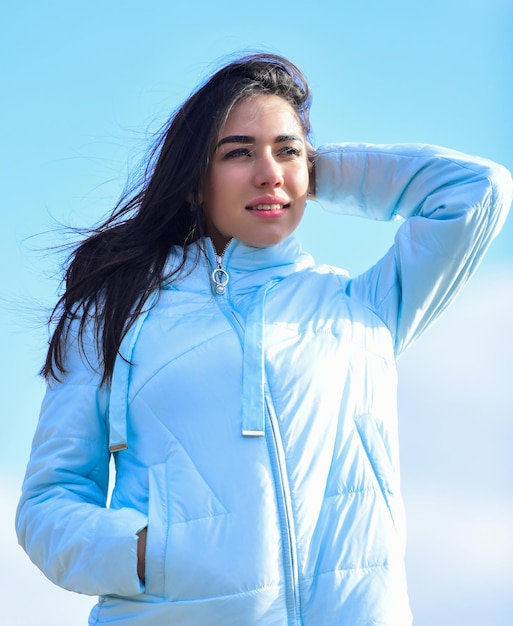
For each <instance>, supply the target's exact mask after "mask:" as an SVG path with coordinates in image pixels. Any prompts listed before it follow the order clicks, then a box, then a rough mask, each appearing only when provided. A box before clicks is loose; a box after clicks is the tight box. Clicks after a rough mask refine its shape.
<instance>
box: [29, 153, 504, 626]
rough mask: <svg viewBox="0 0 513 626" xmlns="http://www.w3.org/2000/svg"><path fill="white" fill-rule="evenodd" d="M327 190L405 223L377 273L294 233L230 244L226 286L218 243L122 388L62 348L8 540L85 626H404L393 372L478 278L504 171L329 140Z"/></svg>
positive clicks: (128, 341) (146, 329)
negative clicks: (86, 609) (328, 255)
mask: <svg viewBox="0 0 513 626" xmlns="http://www.w3.org/2000/svg"><path fill="white" fill-rule="evenodd" d="M316 176H317V196H318V199H319V201H320V202H321V204H322V205H323V206H325V207H326V208H328V209H335V210H337V211H340V212H341V213H345V214H351V215H362V216H365V217H370V218H373V219H380V220H388V219H393V218H394V217H395V216H402V217H404V218H407V219H406V221H405V222H404V223H403V224H402V225H401V227H400V228H399V230H398V232H397V235H396V239H395V245H394V247H393V248H392V249H391V250H390V251H389V252H388V253H387V254H386V256H385V257H384V258H383V259H382V260H381V261H379V262H378V263H377V264H376V265H375V266H374V267H373V268H371V269H370V270H369V271H368V272H366V273H365V274H363V275H361V276H358V277H357V278H354V279H350V278H348V277H347V276H346V275H345V274H344V273H343V272H341V271H340V270H335V269H333V268H331V267H327V266H316V265H315V264H314V262H313V260H312V258H311V257H310V256H309V255H307V254H305V253H303V252H302V250H301V248H300V245H299V243H298V241H297V240H296V239H295V238H294V237H290V238H289V239H287V240H286V241H284V242H282V243H281V244H279V245H277V246H274V247H271V248H266V249H256V248H250V247H248V246H246V245H244V244H242V243H240V242H238V241H236V240H232V242H231V243H230V244H229V245H228V247H227V249H226V251H225V252H224V255H223V259H222V266H223V268H224V269H225V270H226V272H227V274H228V275H229V283H228V285H227V287H226V290H225V293H221V294H216V293H215V291H214V290H213V284H212V280H211V272H212V270H213V269H214V268H215V267H216V259H215V252H214V250H213V248H212V244H211V242H210V240H207V241H206V242H199V244H194V245H193V247H197V246H198V245H199V246H200V247H203V249H204V250H205V251H206V254H205V255H203V254H200V257H199V264H198V265H197V266H196V267H193V265H194V263H193V261H194V257H195V254H193V253H191V255H190V260H189V266H188V267H187V268H186V269H187V270H189V269H190V270H191V272H190V273H189V272H185V273H184V274H183V275H182V276H181V278H180V279H179V280H176V281H174V282H172V283H171V284H164V285H163V286H162V289H161V291H160V292H159V293H158V294H157V295H156V296H155V298H154V299H153V302H152V303H151V304H152V306H151V308H150V306H148V307H147V311H146V312H145V313H144V314H143V315H141V316H140V318H139V319H138V320H137V322H136V324H135V325H134V326H133V327H132V329H131V330H130V332H129V333H128V335H127V337H126V338H125V340H124V341H123V344H122V347H121V354H122V355H123V356H124V357H125V359H127V360H129V361H131V363H132V364H133V365H132V366H129V365H128V364H127V361H126V360H123V359H121V358H118V360H117V362H116V367H115V372H114V378H113V384H112V389H111V390H108V389H105V388H101V387H99V379H100V375H99V373H98V372H97V371H96V370H97V368H96V367H95V363H96V362H97V356H96V354H95V349H94V342H93V340H92V339H90V340H89V341H90V343H89V344H88V345H87V346H86V350H85V354H81V353H80V351H79V350H77V347H76V345H73V343H72V342H70V346H69V350H68V355H67V367H68V370H69V374H68V375H67V376H66V378H65V380H64V382H63V383H52V384H51V385H50V386H49V388H48V391H47V393H46V396H45V398H44V401H43V407H42V413H41V418H40V422H39V425H38V428H37V432H36V435H35V439H34V445H33V450H32V455H31V459H30V462H29V466H28V470H27V475H26V479H25V483H24V487H23V495H22V498H21V501H20V505H19V509H18V515H17V530H18V535H19V539H20V542H21V544H22V545H23V546H24V548H25V549H26V551H27V552H28V554H29V555H30V557H31V559H32V560H33V561H34V562H35V563H36V564H37V565H38V566H39V567H40V568H41V569H42V570H43V571H44V572H45V574H46V575H47V576H48V577H49V578H50V579H51V580H53V581H54V582H55V583H57V584H58V585H61V586H63V587H65V588H67V589H71V590H74V591H78V592H81V593H86V594H92V595H94V594H99V595H100V596H101V597H100V601H99V603H98V605H97V606H96V607H95V608H94V609H93V612H92V614H91V617H90V622H89V623H90V624H91V625H100V624H114V623H115V624H123V626H256V625H259V626H298V625H301V626H407V625H409V624H410V623H411V616H410V611H409V606H408V599H407V593H406V583H405V575H404V566H403V556H404V520H403V509H402V504H401V499H400V494H399V467H398V442H397V424H396V369H395V359H396V357H397V355H398V354H399V353H400V352H402V351H403V350H404V349H405V347H406V346H407V345H408V344H409V343H410V342H411V341H412V340H413V339H414V338H415V337H416V336H417V335H418V334H419V333H420V332H422V331H423V330H424V329H425V328H426V327H427V326H428V325H429V324H430V323H431V322H432V321H433V320H434V319H435V318H436V317H437V316H438V315H439V314H440V313H441V311H442V310H443V309H444V308H445V307H446V305H447V304H448V303H449V302H450V300H451V299H452V297H453V296H454V294H455V293H456V292H457V290H458V289H459V288H460V287H461V285H462V284H463V283H464V282H465V281H466V280H467V278H468V277H469V275H470V274H471V273H472V272H473V271H474V269H475V268H476V265H477V264H478V262H479V259H480V257H481V256H482V254H483V252H484V250H485V249H486V248H487V246H488V244H489V243H490V241H491V239H492V237H493V236H494V234H495V233H496V232H497V230H498V228H499V227H500V225H501V223H502V221H503V220H504V219H505V214H506V211H507V208H508V206H509V204H510V202H511V195H512V182H511V177H510V176H509V174H508V173H507V172H506V170H504V169H503V168H501V167H500V166H497V165H495V164H493V163H490V162H488V161H484V160H481V159H476V158H470V157H466V156H464V155H461V154H459V153H455V152H451V151H447V150H444V149H441V148H436V147H426V146H416V145H402V146H372V145H337V146H328V147H325V148H323V149H321V150H320V151H319V160H318V163H317V165H316ZM177 256H178V255H177ZM176 262H177V260H176V258H175V257H174V256H173V254H172V255H171V257H170V260H169V263H170V266H172V265H173V264H174V263H176ZM109 445H110V447H111V450H112V451H114V452H115V461H116V470H117V472H116V484H115V489H114V491H113V494H112V501H111V504H110V508H106V497H107V491H108V466H109ZM127 446H128V447H127ZM145 526H148V543H147V553H146V586H145V587H143V586H142V585H141V583H140V582H139V579H138V577H137V573H136V562H137V554H136V548H137V536H136V533H137V532H138V531H139V530H140V529H142V528H143V527H145Z"/></svg>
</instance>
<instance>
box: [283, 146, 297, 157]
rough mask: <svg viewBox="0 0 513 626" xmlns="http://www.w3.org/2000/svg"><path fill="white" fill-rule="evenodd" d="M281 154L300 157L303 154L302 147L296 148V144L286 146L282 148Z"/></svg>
mask: <svg viewBox="0 0 513 626" xmlns="http://www.w3.org/2000/svg"><path fill="white" fill-rule="evenodd" d="M279 154H282V155H283V156H285V157H299V156H301V149H300V148H296V147H295V146H285V147H284V148H281V150H280V151H279Z"/></svg>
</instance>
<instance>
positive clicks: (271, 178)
mask: <svg viewBox="0 0 513 626" xmlns="http://www.w3.org/2000/svg"><path fill="white" fill-rule="evenodd" d="M309 169H310V166H309V162H308V153H307V143H306V138H305V135H304V131H303V128H302V126H301V122H300V120H299V119H298V116H297V114H296V112H295V111H294V109H293V107H292V106H291V105H290V104H289V103H288V102H287V101H286V100H284V99H283V98H281V97H279V96H274V95H260V96H253V97H251V98H249V99H247V100H243V101H242V102H240V103H238V104H237V105H236V106H235V107H234V108H233V110H232V111H231V113H230V114H229V116H228V118H227V120H226V123H225V124H224V125H223V127H222V128H221V131H220V133H219V137H218V140H217V142H216V146H215V151H214V154H213V156H212V160H211V164H210V167H209V171H208V174H207V180H206V184H205V187H204V194H203V207H204V210H205V215H206V218H207V224H208V233H209V235H210V237H211V238H212V241H213V242H214V245H215V247H216V249H217V251H218V252H219V253H222V251H223V249H224V247H225V246H226V244H227V242H228V241H229V240H230V239H232V238H236V239H238V240H240V241H242V242H243V243H245V244H247V245H250V246H254V247H258V248H264V247H267V246H273V245H275V244H277V243H279V242H280V241H283V240H284V239H285V238H286V237H288V236H289V235H290V234H291V233H292V232H293V231H294V230H295V229H296V227H297V226H298V224H299V222H300V221H301V218H302V217H303V213H304V210H305V203H306V197H307V194H308V187H309V176H310V174H309Z"/></svg>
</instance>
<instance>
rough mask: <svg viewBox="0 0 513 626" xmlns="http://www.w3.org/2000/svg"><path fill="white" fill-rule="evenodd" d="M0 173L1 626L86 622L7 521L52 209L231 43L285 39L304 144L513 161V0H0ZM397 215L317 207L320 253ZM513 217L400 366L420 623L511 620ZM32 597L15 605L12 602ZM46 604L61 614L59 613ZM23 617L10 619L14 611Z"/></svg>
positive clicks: (33, 412)
mask: <svg viewBox="0 0 513 626" xmlns="http://www.w3.org/2000/svg"><path fill="white" fill-rule="evenodd" d="M0 23H1V24H2V37H1V40H0V47H1V50H0V52H1V57H0V58H2V62H3V67H2V87H3V94H4V96H3V98H2V101H1V102H0V108H1V114H2V115H1V125H2V144H3V150H2V151H1V154H0V171H1V173H2V197H3V198H4V210H3V228H2V230H1V235H0V236H1V242H2V245H1V246H0V256H1V265H0V267H1V281H2V283H1V284H2V295H1V297H0V316H1V318H0V319H1V322H2V325H1V328H2V330H1V332H2V337H1V344H0V345H1V346H2V349H3V354H4V358H3V361H2V364H1V368H2V370H1V380H2V391H3V393H2V398H1V400H0V402H1V406H0V419H1V420H2V427H3V428H2V430H3V435H2V439H1V440H0V486H1V488H2V489H1V498H2V502H1V504H2V506H1V507H0V511H1V513H0V530H1V536H2V539H1V540H0V559H2V562H3V563H10V564H11V568H10V571H9V572H8V573H7V572H6V570H5V568H3V569H4V571H3V572H2V574H0V585H1V587H2V589H4V590H5V597H6V601H4V606H3V609H2V613H3V615H7V616H8V618H9V619H10V620H11V621H10V622H8V623H9V624H30V623H37V624H38V625H39V626H46V625H47V624H48V625H49V624H51V625H52V626H61V625H62V626H64V625H65V626H69V624H70V623H73V624H82V623H83V624H85V623H86V622H87V619H86V615H87V612H88V608H89V606H90V605H91V604H92V600H91V599H89V598H81V597H79V596H75V595H73V594H68V593H65V592H61V591H60V590H57V589H56V588H54V587H53V586H51V585H50V584H49V583H47V582H46V581H45V579H44V578H43V577H42V575H40V574H39V573H38V572H37V571H36V570H35V569H34V568H33V567H32V566H30V565H29V564H28V561H27V559H26V557H25V556H24V555H23V553H22V552H21V551H20V550H19V549H18V548H17V547H16V544H15V539H14V535H13V531H12V515H13V507H14V503H15V500H16V498H17V492H18V489H19V483H20V482H21V479H22V476H23V471H24V465H25V463H26V461H27V457H28V453H29V447H30V440H31V436H32V432H33V430H34V427H35V424H36V421H37V413H38V407H39V403H40V400H41V394H42V391H43V387H42V383H41V381H40V380H38V378H37V370H38V368H39V366H40V363H41V360H42V358H43V355H44V349H45V342H46V331H45V328H44V324H43V322H42V320H43V319H44V316H45V315H46V313H47V309H48V307H50V306H51V305H52V304H53V302H54V300H55V295H56V289H57V286H58V280H57V278H56V276H58V263H59V258H60V257H59V255H57V254H55V253H52V252H51V251H49V248H50V247H52V246H55V245H57V244H59V243H62V242H63V238H62V235H61V234H59V232H57V230H56V223H57V222H61V223H66V224H69V223H71V224H73V225H75V226H88V225H91V224H92V223H93V222H94V221H96V220H98V219H100V217H101V216H102V215H104V214H105V213H106V212H107V211H108V210H109V209H110V208H111V207H112V205H113V203H114V202H115V200H116V198H117V196H118V195H119V193H120V192H121V190H122V188H123V185H124V183H125V180H126V176H127V172H128V169H129V168H130V167H132V166H133V165H134V164H136V163H137V161H138V159H139V158H140V157H141V155H142V154H143V152H144V149H145V147H146V146H147V145H148V139H149V136H150V134H151V132H153V131H155V130H156V129H157V128H158V127H159V125H160V124H161V123H162V122H163V121H164V120H165V119H166V118H167V116H168V115H169V114H170V112H171V111H172V110H173V109H174V108H175V107H176V106H177V105H178V104H179V103H180V102H181V101H182V100H183V99H184V98H186V97H187V95H188V94H189V93H190V91H192V90H193V89H194V87H195V86H196V85H197V83H198V82H199V81H200V80H201V79H202V78H203V77H204V76H205V75H206V74H208V73H210V72H211V71H212V70H213V69H215V68H216V67H217V66H218V65H219V63H220V62H221V61H222V59H223V58H224V57H226V56H227V55H229V54H231V53H234V52H237V51H243V50H248V49H265V50H269V51H273V52H278V53H281V54H284V55H286V56H288V57H289V58H291V59H292V60H293V61H294V62H296V63H297V64H298V65H299V66H300V67H301V68H302V69H303V71H304V72H305V73H306V75H307V77H308V78H309V81H310V84H311V87H312V90H313V94H314V103H313V108H312V125H313V130H314V135H313V138H314V143H315V145H320V144H322V143H326V142H332V141H368V142H376V143H380V142H390V143H392V142H426V143H435V144H440V145H447V146H449V147H452V148H455V149H459V150H462V151H465V152H469V153H472V154H479V155H481V156H485V157H489V158H491V159H494V160H496V161H499V162H501V163H503V164H504V165H506V166H507V167H509V169H513V150H512V145H513V122H512V116H511V111H513V72H512V71H511V68H512V67H513V44H512V43H511V33H512V30H513V5H512V4H511V2H510V0H488V1H487V2H486V3H485V2H483V1H482V0H481V1H478V0H429V1H425V0H424V1H420V2H415V3H414V2H411V1H410V2H407V1H406V0H391V1H389V2H381V1H379V0H361V1H359V2H355V1H352V2H349V1H346V0H331V1H326V0H319V1H318V2H316V3H304V5H301V6H300V3H298V2H297V1H294V2H293V1H291V0H282V1H281V2H279V3H278V2H276V0H273V1H272V2H271V1H270V0H259V1H258V2H256V3H239V2H234V1H228V0H218V1H217V2H202V1H197V2H188V3H187V2H184V3H179V2H173V1H171V0H168V1H164V0H145V2H136V1H134V0H124V1H121V0H103V1H101V2H100V1H99V0H91V1H90V2H88V3H71V2H64V1H62V0H47V1H46V2H44V3H43V2H36V1H35V0H32V1H30V0H29V1H23V0H20V1H19V2H13V1H12V0H11V1H10V2H4V3H3V5H2V8H1V9H0ZM394 230H395V226H392V225H386V224H385V225H384V224H375V223H370V222H366V221H364V220H359V219H349V218H340V217H337V216H334V215H329V214H327V213H324V212H322V210H321V209H320V208H319V207H318V206H317V205H314V204H312V205H311V206H309V208H308V212H307V215H306V217H305V220H304V223H303V224H302V225H301V227H300V229H299V233H300V236H301V239H302V241H303V244H304V246H305V248H307V249H308V250H309V251H311V252H312V253H313V254H314V256H315V257H316V259H317V260H318V261H319V262H329V263H332V264H335V265H340V266H343V267H346V268H348V269H349V270H350V271H351V272H352V273H356V272H359V271H361V270H363V269H365V268H366V267H368V266H369V265H370V264H371V263H373V262H374V261H375V260H376V259H377V258H378V257H379V256H380V255H381V254H382V253H383V252H384V251H385V250H386V249H387V247H388V246H389V245H390V244H391V241H392V238H393V233H394ZM511 319H513V219H510V220H509V221H508V222H507V223H506V226H505V228H504V231H503V233H502V234H501V236H500V237H499V238H498V239H497V240H496V241H495V242H494V245H493V246H492V248H491V250H490V252H489V254H488V256H487V258H486V260H485V261H484V263H483V264H482V266H481V267H480V269H479V271H478V273H477V275H476V277H475V278H474V280H473V281H472V283H471V284H470V285H469V286H468V288H466V289H465V291H464V292H463V294H462V295H461V296H460V299H459V301H457V302H456V303H455V304H454V305H453V308H452V310H450V311H449V312H448V313H447V314H446V316H445V318H444V319H443V320H442V321H440V323H439V324H437V325H436V326H435V327H434V328H433V329H432V330H431V331H429V332H428V333H427V334H426V335H425V336H424V337H423V338H421V340H420V341H419V342H418V344H417V345H416V346H414V347H413V348H412V349H411V351H410V352H409V353H407V354H406V355H405V357H404V358H403V360H402V362H401V363H400V374H401V387H400V407H401V424H402V426H401V429H402V430H401V433H402V456H403V485H404V493H405V497H406V506H407V511H408V520H409V537H410V538H409V552H408V563H409V574H410V587H411V594H412V604H413V608H414V611H415V614H416V625H417V626H428V625H429V626H431V625H432V624H434V623H436V624H437V626H449V625H451V626H453V624H455V623H458V624H460V623H465V624H466V626H474V625H475V626H477V625H479V626H482V624H484V623H486V624H487V625H489V626H506V625H510V624H511V623H512V620H513V600H512V594H511V584H512V581H513V565H512V563H513V543H512V539H511V538H510V536H511V532H510V531H509V529H510V528H511V527H512V523H513V507H512V504H511V502H512V498H511V496H512V494H513V485H512V482H513V461H512V460H511V453H510V450H509V447H508V445H507V443H508V442H511V440H512V439H511V438H512V435H513V426H512V423H511V422H512V420H511V418H512V417H513V415H512V413H513V411H512V409H511V402H510V392H509V389H510V386H511V380H513V365H512V360H511V356H510V352H511V347H512V345H513V333H512V330H511V321H510V320H511ZM27 597H29V598H33V599H34V601H33V602H27V601H25V600H24V598H27ZM57 607H58V608H57ZM14 615H16V617H14Z"/></svg>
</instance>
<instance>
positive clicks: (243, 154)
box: [223, 147, 252, 159]
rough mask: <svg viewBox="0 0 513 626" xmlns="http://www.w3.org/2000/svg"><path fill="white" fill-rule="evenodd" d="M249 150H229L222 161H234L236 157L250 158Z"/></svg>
mask: <svg viewBox="0 0 513 626" xmlns="http://www.w3.org/2000/svg"><path fill="white" fill-rule="evenodd" d="M251 154H252V153H251V150H250V149H249V148H242V147H241V148H235V149H234V150H230V151H229V152H227V153H226V154H225V155H224V156H223V159H236V158H237V157H246V156H251Z"/></svg>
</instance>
